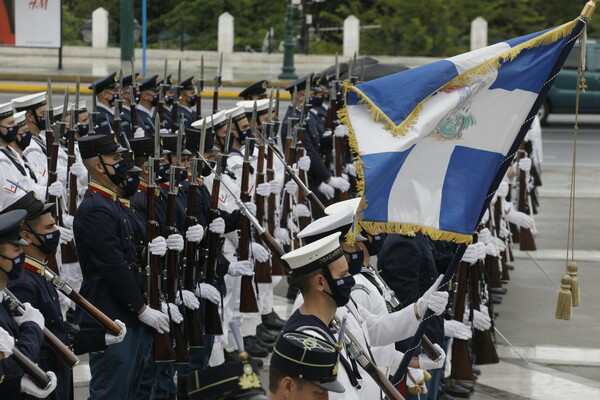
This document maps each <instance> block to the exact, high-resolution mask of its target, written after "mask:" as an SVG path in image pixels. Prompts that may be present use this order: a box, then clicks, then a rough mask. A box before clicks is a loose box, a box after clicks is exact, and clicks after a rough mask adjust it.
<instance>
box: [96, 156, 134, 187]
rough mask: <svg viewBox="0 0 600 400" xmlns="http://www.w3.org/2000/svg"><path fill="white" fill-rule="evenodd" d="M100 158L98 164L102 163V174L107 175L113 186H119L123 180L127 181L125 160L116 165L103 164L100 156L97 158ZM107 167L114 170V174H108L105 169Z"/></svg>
mask: <svg viewBox="0 0 600 400" xmlns="http://www.w3.org/2000/svg"><path fill="white" fill-rule="evenodd" d="M98 157H99V158H100V162H101V163H102V166H103V167H104V172H106V175H108V179H110V181H111V182H112V183H114V184H115V185H117V186H119V185H120V184H121V183H122V182H123V181H124V180H125V179H127V169H128V168H127V162H126V161H125V160H122V161H119V162H117V163H114V164H105V163H104V161H103V160H102V157H101V156H98ZM107 166H111V167H113V168H114V170H115V174H114V175H111V174H109V172H108V169H107V168H106V167H107Z"/></svg>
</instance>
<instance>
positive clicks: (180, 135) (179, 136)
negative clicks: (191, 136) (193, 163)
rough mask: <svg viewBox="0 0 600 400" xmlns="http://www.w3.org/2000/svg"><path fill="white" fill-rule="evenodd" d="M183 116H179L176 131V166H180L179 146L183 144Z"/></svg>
mask: <svg viewBox="0 0 600 400" xmlns="http://www.w3.org/2000/svg"><path fill="white" fill-rule="evenodd" d="M183 126H184V123H183V116H181V118H179V132H177V147H176V149H177V153H176V156H177V164H176V165H177V166H178V167H179V166H181V148H182V146H183V131H184V127H183Z"/></svg>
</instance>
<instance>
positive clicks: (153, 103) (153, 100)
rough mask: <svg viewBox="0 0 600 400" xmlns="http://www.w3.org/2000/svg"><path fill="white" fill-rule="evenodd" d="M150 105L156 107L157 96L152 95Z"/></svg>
mask: <svg viewBox="0 0 600 400" xmlns="http://www.w3.org/2000/svg"><path fill="white" fill-rule="evenodd" d="M150 104H152V107H156V106H157V105H158V95H157V94H156V95H154V97H152V102H151V103H150Z"/></svg>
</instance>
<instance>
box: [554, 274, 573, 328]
mask: <svg viewBox="0 0 600 400" xmlns="http://www.w3.org/2000/svg"><path fill="white" fill-rule="evenodd" d="M572 308H573V297H572V296H571V277H570V276H569V275H568V274H564V275H563V277H562V278H561V280H560V292H558V301H557V303H556V314H555V315H554V316H555V317H556V319H564V320H570V319H571V311H572Z"/></svg>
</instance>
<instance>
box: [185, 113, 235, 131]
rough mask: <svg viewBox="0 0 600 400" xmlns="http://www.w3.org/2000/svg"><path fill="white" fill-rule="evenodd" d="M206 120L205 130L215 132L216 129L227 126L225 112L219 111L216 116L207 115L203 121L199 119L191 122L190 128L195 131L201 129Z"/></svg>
mask: <svg viewBox="0 0 600 400" xmlns="http://www.w3.org/2000/svg"><path fill="white" fill-rule="evenodd" d="M204 120H206V129H207V130H213V127H214V131H216V130H217V129H219V128H221V127H223V126H224V125H227V120H228V117H227V115H226V113H225V111H219V112H218V113H216V114H212V115H209V116H208V117H205V118H203V119H199V120H198V121H195V122H192V127H193V128H196V129H202V124H203V123H204Z"/></svg>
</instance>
